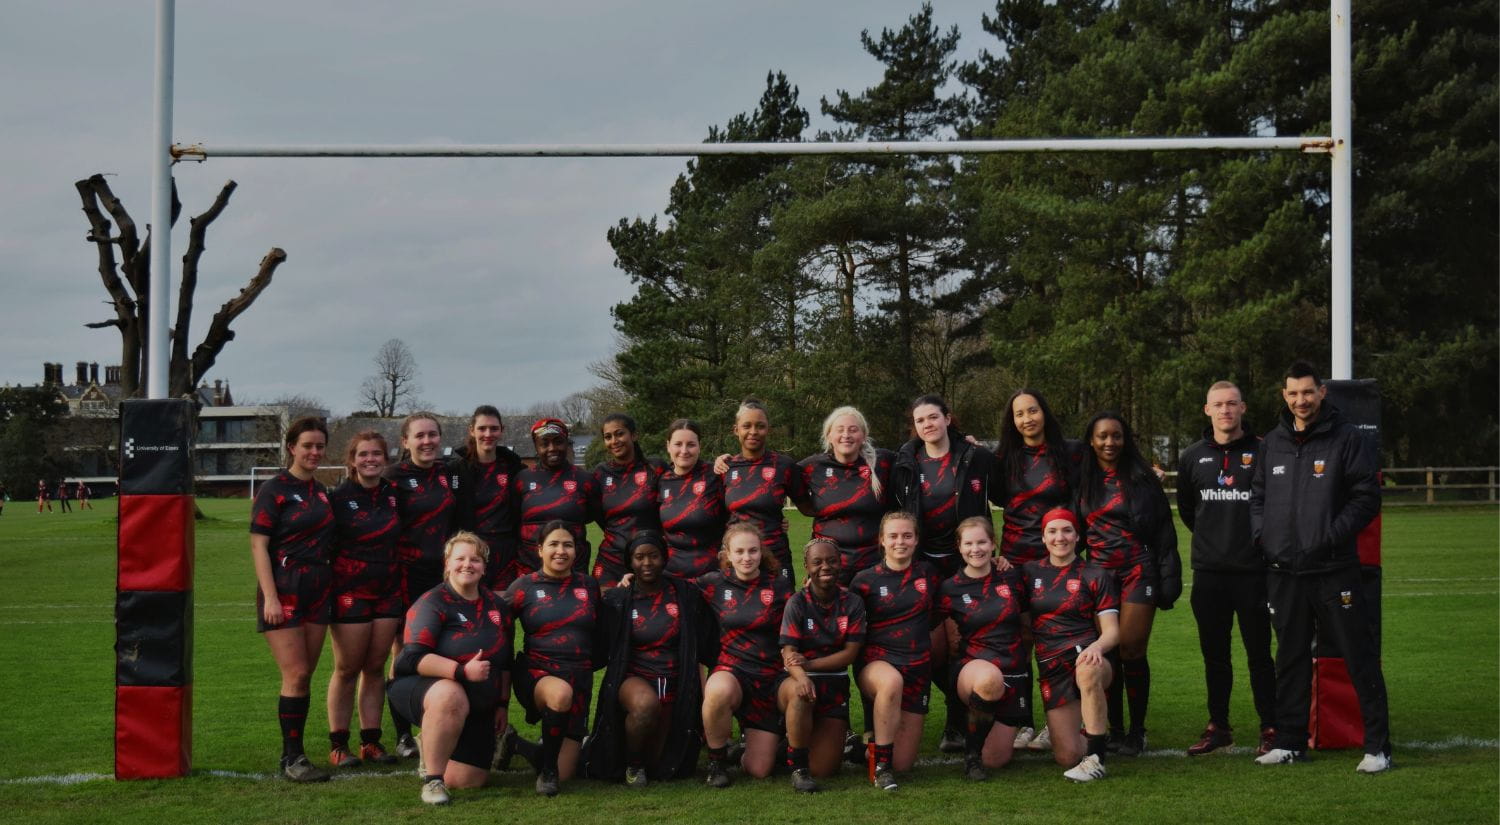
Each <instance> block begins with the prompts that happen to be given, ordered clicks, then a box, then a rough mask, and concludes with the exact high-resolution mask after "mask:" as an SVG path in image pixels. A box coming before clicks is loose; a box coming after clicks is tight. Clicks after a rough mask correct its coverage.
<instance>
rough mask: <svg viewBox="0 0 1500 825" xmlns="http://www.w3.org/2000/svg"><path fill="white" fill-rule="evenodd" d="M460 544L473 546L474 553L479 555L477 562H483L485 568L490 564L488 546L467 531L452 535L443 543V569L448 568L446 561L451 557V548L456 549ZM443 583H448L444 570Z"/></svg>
mask: <svg viewBox="0 0 1500 825" xmlns="http://www.w3.org/2000/svg"><path fill="white" fill-rule="evenodd" d="M460 544H469V545H473V547H474V552H475V553H478V554H479V560H480V561H482V562H484V564H485V566H486V567H488V566H489V563H490V546H489V544H487V543H485V540H484V539H482V538H480V537H479V536H478V535H476V534H474V533H471V532H469V531H468V530H459V531H458V532H457V533H454V534H453V535H451V536H449V537H448V540H447V541H446V542H443V567H444V568H446V567H447V566H448V560H449V559H450V558H452V557H453V548H455V547H457V546H458V545H460ZM443 581H444V582H447V581H448V573H447V570H446V569H445V570H444V572H443Z"/></svg>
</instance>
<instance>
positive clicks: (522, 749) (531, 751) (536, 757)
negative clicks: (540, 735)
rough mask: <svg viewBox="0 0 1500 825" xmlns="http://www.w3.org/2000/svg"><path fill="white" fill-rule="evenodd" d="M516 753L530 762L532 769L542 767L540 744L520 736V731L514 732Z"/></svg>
mask: <svg viewBox="0 0 1500 825" xmlns="http://www.w3.org/2000/svg"><path fill="white" fill-rule="evenodd" d="M516 753H518V754H520V755H521V758H522V759H525V760H526V761H527V762H529V763H531V768H532V770H535V771H540V770H541V769H542V746H541V744H540V743H538V742H533V741H531V740H530V739H527V738H525V737H523V736H521V734H520V732H517V733H516Z"/></svg>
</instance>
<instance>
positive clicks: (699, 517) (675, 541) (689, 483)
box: [656, 418, 728, 579]
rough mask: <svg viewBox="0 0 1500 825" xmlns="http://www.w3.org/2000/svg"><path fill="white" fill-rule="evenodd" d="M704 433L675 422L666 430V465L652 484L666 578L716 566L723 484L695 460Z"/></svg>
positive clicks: (690, 424)
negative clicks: (655, 496) (663, 547)
mask: <svg viewBox="0 0 1500 825" xmlns="http://www.w3.org/2000/svg"><path fill="white" fill-rule="evenodd" d="M702 443H703V430H702V429H701V428H700V427H699V426H698V424H697V422H695V421H691V420H689V419H686V418H679V419H677V420H676V421H673V422H672V424H671V425H670V426H669V427H667V457H668V460H669V461H670V462H671V466H670V467H668V469H667V471H666V472H664V473H662V474H661V475H660V476H659V477H658V478H657V481H656V492H657V501H658V503H659V504H658V506H659V507H660V510H659V511H658V512H659V514H660V517H661V527H662V535H663V538H664V539H665V540H666V542H667V546H666V548H665V549H666V551H667V575H669V576H676V577H678V578H684V579H696V578H698V577H700V576H706V575H708V574H709V573H711V572H713V571H714V570H717V569H718V567H719V541H720V540H721V539H722V538H723V537H724V522H725V520H726V519H727V518H728V514H727V513H725V511H724V479H723V477H721V476H720V475H718V474H717V473H715V472H714V471H713V468H711V467H709V466H708V464H707V463H705V462H703V461H701V460H699V458H698V456H699V454H700V453H701V452H702V446H701V445H702Z"/></svg>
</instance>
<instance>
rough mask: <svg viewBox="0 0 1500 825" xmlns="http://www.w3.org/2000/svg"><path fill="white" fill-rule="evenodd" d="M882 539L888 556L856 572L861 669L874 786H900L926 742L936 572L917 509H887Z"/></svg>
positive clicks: (858, 678) (852, 587) (852, 588)
mask: <svg viewBox="0 0 1500 825" xmlns="http://www.w3.org/2000/svg"><path fill="white" fill-rule="evenodd" d="M880 546H881V549H882V551H883V552H884V557H883V558H882V560H881V561H880V562H878V563H877V564H876V565H875V566H874V567H870V568H867V569H865V570H863V571H861V572H860V573H858V574H857V575H855V577H854V581H853V582H852V583H851V584H850V585H849V592H851V593H853V594H854V595H856V596H858V597H860V598H861V599H863V600H864V603H865V621H866V624H867V627H868V629H867V630H866V633H865V646H864V648H863V649H861V650H860V653H859V658H858V660H857V662H856V665H855V667H856V670H855V676H856V681H857V682H858V683H859V692H860V693H861V694H863V695H865V696H866V697H869V698H870V700H871V702H872V703H873V706H874V713H873V714H872V715H873V717H874V723H875V724H874V728H875V739H874V745H873V750H872V756H871V758H872V760H873V763H874V771H875V787H877V788H880V789H881V790H886V791H894V790H896V787H897V786H896V776H895V772H896V771H906V770H910V769H911V766H912V764H913V763H915V762H916V759H917V748H918V746H920V745H921V743H922V722H923V721H924V719H925V718H926V715H927V688H928V686H929V685H930V683H931V681H932V639H933V635H934V634H933V629H934V628H933V625H934V621H933V618H934V615H935V614H934V611H933V607H934V604H935V599H936V598H937V579H936V577H934V575H933V574H932V569H931V568H930V567H929V566H928V565H927V563H926V562H924V561H920V560H917V558H916V553H917V517H916V516H914V515H912V514H911V513H906V512H902V511H899V510H897V511H894V512H890V513H886V514H885V517H884V518H882V519H881V520H880ZM939 630H941V628H939Z"/></svg>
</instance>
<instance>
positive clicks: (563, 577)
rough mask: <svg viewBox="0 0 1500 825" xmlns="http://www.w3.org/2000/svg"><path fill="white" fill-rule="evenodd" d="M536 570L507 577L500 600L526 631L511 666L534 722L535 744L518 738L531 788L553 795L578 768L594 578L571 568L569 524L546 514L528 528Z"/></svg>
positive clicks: (590, 675) (589, 677)
mask: <svg viewBox="0 0 1500 825" xmlns="http://www.w3.org/2000/svg"><path fill="white" fill-rule="evenodd" d="M536 536H537V539H538V542H539V543H538V551H539V559H540V561H541V569H539V570H537V571H535V572H532V573H528V574H526V575H524V576H522V577H520V578H519V579H516V580H515V581H514V582H512V583H511V585H510V588H509V589H508V590H506V591H505V601H506V602H508V603H509V605H510V609H511V613H512V615H514V616H515V618H516V621H517V622H519V623H520V625H521V630H522V631H523V632H524V633H525V636H526V647H525V649H524V651H523V652H522V654H521V657H520V659H519V660H517V662H516V667H515V677H514V678H515V690H516V699H517V700H519V701H520V703H521V706H522V707H524V708H525V709H526V718H527V721H530V722H536V721H538V720H540V721H541V726H542V741H541V746H540V747H539V748H538V747H535V746H533V745H531V743H524V742H522V743H518V744H519V745H520V752H521V754H522V755H523V756H525V757H526V758H527V759H528V760H529V761H530V762H531V763H532V764H533V765H535V766H536V769H537V774H536V792H537V793H539V794H541V795H543V796H557V793H558V791H559V790H560V788H559V784H560V783H561V782H562V781H563V780H566V779H571V778H572V777H573V775H574V774H576V773H577V771H578V752H579V746H580V743H581V742H582V741H583V737H584V735H585V734H586V733H588V724H589V719H588V714H589V698H590V696H591V695H592V693H593V690H594V665H595V660H594V654H595V650H596V648H597V647H598V644H597V642H598V639H597V626H598V611H599V584H598V582H595V581H594V580H593V578H591V577H589V576H587V575H585V574H583V573H580V572H578V569H577V564H576V557H577V550H576V547H577V545H576V543H575V541H574V538H573V525H571V524H569V523H567V522H564V521H561V520H558V519H554V520H552V521H549V522H547V523H546V524H544V525H542V527H541V529H539V530H538V531H537V532H536Z"/></svg>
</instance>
